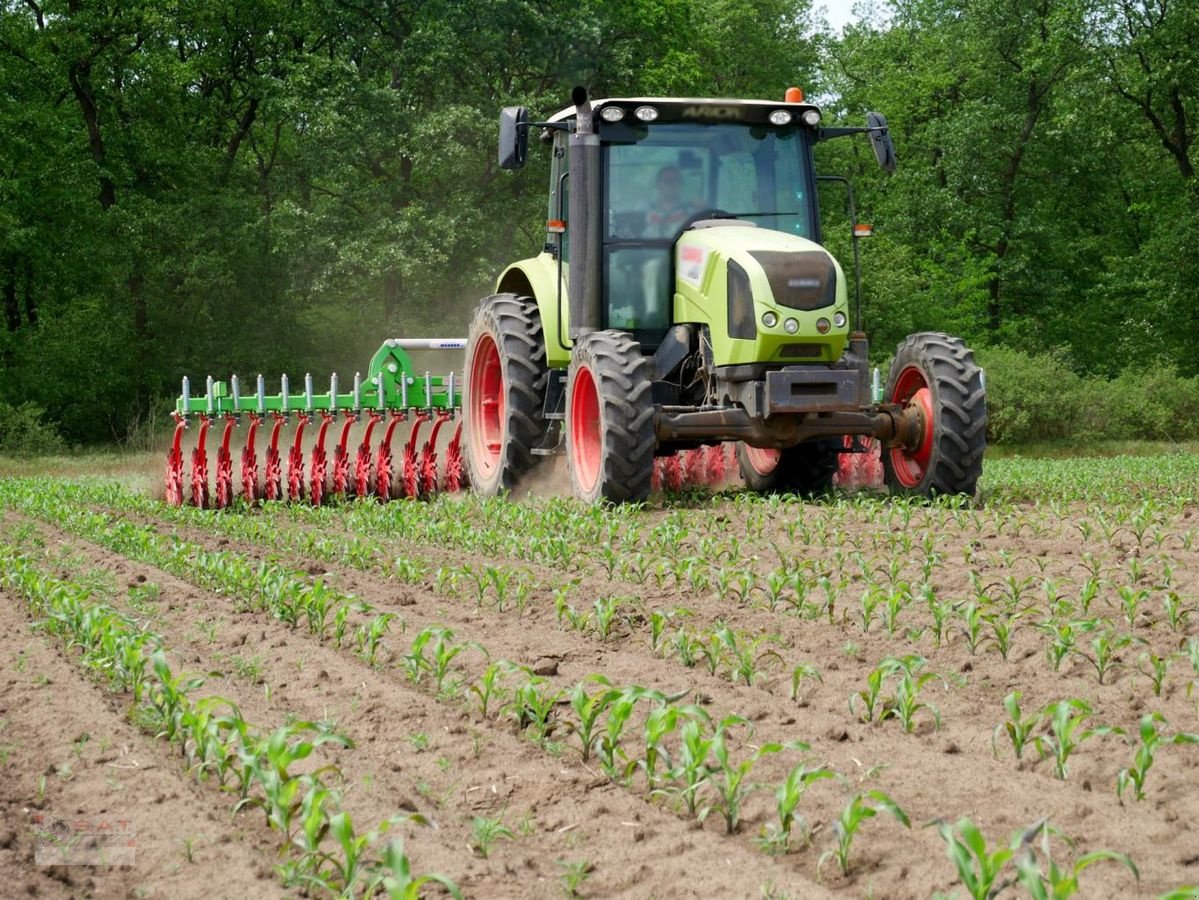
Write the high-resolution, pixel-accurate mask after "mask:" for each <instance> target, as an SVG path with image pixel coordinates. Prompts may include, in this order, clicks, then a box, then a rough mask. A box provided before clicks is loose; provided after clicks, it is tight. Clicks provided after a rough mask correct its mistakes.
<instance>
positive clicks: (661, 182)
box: [658, 171, 683, 204]
mask: <svg viewBox="0 0 1199 900" xmlns="http://www.w3.org/2000/svg"><path fill="white" fill-rule="evenodd" d="M682 195H683V176H682V175H680V174H679V173H678V172H673V171H671V172H663V173H662V174H661V175H659V176H658V198H659V200H660V201H661V202H662V203H664V204H665V203H678V201H679V198H680V197H681V196H682Z"/></svg>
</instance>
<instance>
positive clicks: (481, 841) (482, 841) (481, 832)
mask: <svg viewBox="0 0 1199 900" xmlns="http://www.w3.org/2000/svg"><path fill="white" fill-rule="evenodd" d="M514 837H516V835H515V834H513V833H512V829H510V828H508V827H507V826H506V825H504V823H503V822H502V821H500V820H499V819H487V818H484V817H482V816H475V817H474V819H473V820H472V822H471V843H470V846H471V849H472V850H474V851H475V852H476V853H478V854H479V856H481V857H483V858H484V859H487V858H488V857H489V856H490V855H491V848H492V847H494V846H495V844H496V842H497V841H501V840H505V841H510V840H512V839H513V838H514Z"/></svg>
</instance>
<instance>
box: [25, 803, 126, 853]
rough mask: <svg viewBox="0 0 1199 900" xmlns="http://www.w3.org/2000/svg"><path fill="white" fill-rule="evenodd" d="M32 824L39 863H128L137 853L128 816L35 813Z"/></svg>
mask: <svg viewBox="0 0 1199 900" xmlns="http://www.w3.org/2000/svg"><path fill="white" fill-rule="evenodd" d="M31 824H32V826H33V837H34V846H33V860H34V862H35V863H36V864H37V865H39V866H131V865H133V862H134V857H135V856H136V854H137V834H136V833H135V832H134V830H133V822H132V821H131V820H130V819H125V818H121V817H119V816H106V815H102V816H87V815H75V816H56V815H54V814H53V813H34V815H33V818H32V819H31Z"/></svg>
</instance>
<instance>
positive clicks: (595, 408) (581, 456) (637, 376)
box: [566, 331, 657, 503]
mask: <svg viewBox="0 0 1199 900" xmlns="http://www.w3.org/2000/svg"><path fill="white" fill-rule="evenodd" d="M656 445H657V437H656V435H655V433H654V400H653V371H652V369H651V368H650V363H649V360H648V359H646V358H645V357H644V356H642V355H641V347H640V345H638V343H637V342H636V341H635V340H633V338H632V336H631V335H629V334H626V333H625V332H623V331H594V332H592V333H590V334H588V335H586V336H584V337H582V338H580V339H579V340H578V341H576V342H575V345H574V350H573V352H572V353H571V358H570V369H569V370H568V371H567V375H566V459H567V465H568V467H569V469H570V483H571V487H572V488H573V490H574V494H575V496H576V497H578V498H579V499H581V500H586V501H587V502H589V503H596V502H599V501H608V502H611V503H627V502H636V501H639V500H644V499H645V498H646V497H648V496H649V492H650V483H651V481H652V479H653V473H654V448H655V447H656Z"/></svg>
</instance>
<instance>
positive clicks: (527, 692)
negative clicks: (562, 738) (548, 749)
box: [509, 675, 562, 742]
mask: <svg viewBox="0 0 1199 900" xmlns="http://www.w3.org/2000/svg"><path fill="white" fill-rule="evenodd" d="M545 684H546V680H545V679H544V678H541V677H539V676H536V675H532V676H530V677H529V678H528V680H527V681H525V683H524V684H522V685H518V686H517V687H516V688H515V690H514V691H513V693H512V702H511V703H510V704H509V709H510V711H511V714H512V717H513V719H515V721H516V723H517V728H519V730H520V732H521V733H522V734H524V733H525V732H526V731H528V730H529V728H530V727H532V728H533V740H534V741H536V742H540V741H543V740H545V737H546V733H547V732H548V730H549V720H550V716H551V715H552V714H553V712H554V706H555V705H557V703H558V701H559V700H560V699H561V697H562V692H561V691H554V692H550V691H546V690H542V688H543V686H544V685H545Z"/></svg>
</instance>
